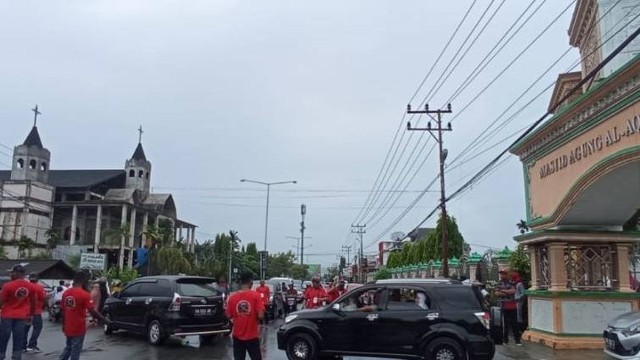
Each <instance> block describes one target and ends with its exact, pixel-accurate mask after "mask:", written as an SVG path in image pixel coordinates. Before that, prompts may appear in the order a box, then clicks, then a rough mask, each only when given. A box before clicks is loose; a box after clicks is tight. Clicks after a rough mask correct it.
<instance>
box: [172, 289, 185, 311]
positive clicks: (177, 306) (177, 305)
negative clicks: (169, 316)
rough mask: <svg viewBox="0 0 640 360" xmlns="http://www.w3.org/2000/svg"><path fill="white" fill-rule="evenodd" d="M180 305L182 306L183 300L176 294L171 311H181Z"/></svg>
mask: <svg viewBox="0 0 640 360" xmlns="http://www.w3.org/2000/svg"><path fill="white" fill-rule="evenodd" d="M180 305H182V299H180V295H178V294H175V293H174V294H173V301H172V302H171V306H169V311H180Z"/></svg>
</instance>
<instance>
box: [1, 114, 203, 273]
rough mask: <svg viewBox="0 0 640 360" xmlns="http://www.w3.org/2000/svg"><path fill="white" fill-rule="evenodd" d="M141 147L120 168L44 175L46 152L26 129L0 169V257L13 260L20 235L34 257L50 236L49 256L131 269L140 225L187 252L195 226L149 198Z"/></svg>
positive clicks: (169, 199) (160, 199) (170, 205)
mask: <svg viewBox="0 0 640 360" xmlns="http://www.w3.org/2000/svg"><path fill="white" fill-rule="evenodd" d="M34 110H35V109H34ZM36 116H37V114H36ZM140 133H141V134H142V130H141V129H140ZM141 140H142V137H141V136H140V138H139V141H138V144H137V146H136V148H135V150H134V152H133V155H132V156H131V158H129V159H128V160H126V162H125V164H124V167H123V168H121V169H91V170H84V169H82V170H58V169H50V168H49V164H50V159H51V153H50V152H49V150H48V149H46V148H45V147H44V146H43V144H42V141H41V138H40V134H39V133H38V128H37V123H35V122H34V126H33V128H32V129H31V131H30V132H29V134H28V135H27V138H26V139H25V141H24V142H23V143H22V144H20V145H17V146H16V147H15V148H14V151H13V159H12V165H11V170H0V241H2V244H4V247H5V251H7V253H8V256H9V257H10V258H13V259H16V258H19V257H20V254H18V250H17V248H18V246H17V245H18V242H19V241H20V239H21V238H23V237H25V236H26V237H28V238H30V239H31V240H33V241H34V243H35V247H36V248H35V249H34V251H35V252H38V251H44V249H45V248H46V246H47V239H48V237H49V236H48V234H47V232H48V231H49V230H51V229H53V230H55V231H57V232H58V233H59V234H60V237H61V239H60V242H59V244H58V246H57V249H56V251H54V257H58V258H63V259H64V258H65V257H66V256H68V255H69V254H71V253H81V252H93V253H103V254H106V255H107V259H108V263H109V264H110V265H115V264H117V265H118V266H119V267H120V268H122V267H123V266H124V265H128V266H132V265H133V264H134V257H135V250H136V249H138V248H140V247H142V246H143V245H144V235H143V233H144V232H145V230H146V228H147V226H148V225H149V224H154V225H156V227H157V226H158V224H159V222H160V221H163V220H164V221H165V222H168V223H170V224H171V228H172V231H173V237H174V240H175V241H183V242H184V243H186V245H187V248H188V250H189V251H193V250H194V246H195V230H196V226H195V225H194V224H192V223H189V222H187V221H184V220H181V219H179V218H178V214H177V210H176V205H175V202H174V200H173V196H172V195H171V194H156V193H151V191H150V188H151V187H150V183H151V162H150V161H149V160H148V159H147V157H146V155H145V152H144V149H143V147H142V141H141ZM110 230H121V233H122V236H120V239H117V238H116V239H115V240H114V239H110V238H109V236H107V234H109V233H110ZM122 230H124V231H122ZM114 232H116V231H111V233H114ZM56 254H57V256H55V255H56Z"/></svg>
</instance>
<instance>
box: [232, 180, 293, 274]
mask: <svg viewBox="0 0 640 360" xmlns="http://www.w3.org/2000/svg"><path fill="white" fill-rule="evenodd" d="M240 182H247V183H254V184H259V185H264V186H266V187H267V207H266V211H265V217H264V251H265V253H266V251H267V233H268V229H269V194H270V192H271V185H282V184H297V183H298V182H297V181H295V180H289V181H278V182H264V181H257V180H248V179H240ZM265 275H266V274H265V273H264V268H263V267H261V268H260V279H264V278H265Z"/></svg>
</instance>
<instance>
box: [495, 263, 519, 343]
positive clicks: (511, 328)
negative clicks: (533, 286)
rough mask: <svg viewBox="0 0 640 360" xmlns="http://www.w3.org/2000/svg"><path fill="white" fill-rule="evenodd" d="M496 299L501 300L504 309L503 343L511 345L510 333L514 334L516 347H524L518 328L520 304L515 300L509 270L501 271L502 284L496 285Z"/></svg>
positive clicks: (514, 289) (514, 291) (514, 288)
mask: <svg viewBox="0 0 640 360" xmlns="http://www.w3.org/2000/svg"><path fill="white" fill-rule="evenodd" d="M495 294H496V297H497V298H498V299H499V300H500V307H501V308H502V319H503V323H504V328H503V343H504V344H508V343H509V333H513V339H514V340H515V342H516V346H522V344H521V343H520V335H521V334H520V329H519V328H518V312H517V311H518V303H517V302H516V300H515V294H516V287H515V285H514V284H513V283H512V282H511V279H510V278H509V272H508V271H507V270H500V282H498V284H496V292H495Z"/></svg>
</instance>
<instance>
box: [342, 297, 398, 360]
mask: <svg viewBox="0 0 640 360" xmlns="http://www.w3.org/2000/svg"><path fill="white" fill-rule="evenodd" d="M358 292H359V293H360V294H361V295H360V296H359V298H358V309H357V310H356V311H355V312H354V314H353V319H352V321H351V322H352V324H353V327H354V331H355V333H356V343H355V346H354V347H353V348H354V350H355V351H357V352H359V353H368V352H376V351H380V349H381V347H380V346H379V344H378V342H379V341H380V338H383V337H385V336H388V335H389V332H390V331H391V329H385V328H383V327H381V326H380V316H381V315H383V314H384V303H385V299H386V297H387V294H386V293H387V290H386V287H384V286H380V285H378V286H375V287H368V288H367V289H366V290H361V291H358ZM385 352H386V351H385Z"/></svg>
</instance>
